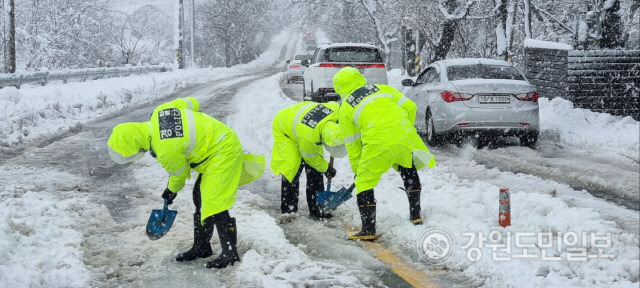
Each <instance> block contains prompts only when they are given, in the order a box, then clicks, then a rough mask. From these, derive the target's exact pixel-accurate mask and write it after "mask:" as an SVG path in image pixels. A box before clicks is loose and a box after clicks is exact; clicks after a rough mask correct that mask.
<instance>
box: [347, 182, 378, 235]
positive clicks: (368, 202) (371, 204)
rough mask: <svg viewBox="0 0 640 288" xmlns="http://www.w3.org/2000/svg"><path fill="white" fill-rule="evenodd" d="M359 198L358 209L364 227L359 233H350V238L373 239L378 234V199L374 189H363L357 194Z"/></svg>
mask: <svg viewBox="0 0 640 288" xmlns="http://www.w3.org/2000/svg"><path fill="white" fill-rule="evenodd" d="M356 197H357V200H358V210H360V219H362V229H361V230H360V232H357V233H350V234H349V238H348V239H349V240H364V241H373V240H376V239H377V238H378V237H377V236H376V199H375V198H374V196H373V189H370V190H366V191H362V192H360V193H358V195H356Z"/></svg>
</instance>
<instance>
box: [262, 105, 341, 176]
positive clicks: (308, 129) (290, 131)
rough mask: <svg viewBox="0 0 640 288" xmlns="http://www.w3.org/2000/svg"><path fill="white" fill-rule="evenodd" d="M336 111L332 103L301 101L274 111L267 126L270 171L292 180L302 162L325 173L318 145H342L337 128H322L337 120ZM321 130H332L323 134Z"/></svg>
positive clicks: (322, 154)
mask: <svg viewBox="0 0 640 288" xmlns="http://www.w3.org/2000/svg"><path fill="white" fill-rule="evenodd" d="M338 109H339V105H338V103H335V102H329V103H315V102H311V101H305V102H300V103H296V104H293V105H291V106H289V107H286V108H284V109H281V110H280V111H278V112H277V113H276V116H275V117H274V119H273V122H272V126H271V129H272V133H273V149H272V154H271V171H272V172H273V173H274V174H276V175H279V174H282V175H284V177H285V178H286V179H287V180H288V181H292V180H293V177H294V176H295V174H296V172H297V171H298V168H299V167H300V163H301V161H302V160H303V159H304V161H305V162H306V163H307V164H309V166H311V167H313V169H315V170H317V171H319V172H325V171H327V168H328V167H329V163H328V162H327V160H326V159H325V158H324V148H323V146H322V144H323V143H326V144H328V145H331V146H333V145H335V144H338V143H339V144H342V139H341V137H340V136H339V127H338V126H337V125H326V124H327V122H329V121H334V122H335V121H337V120H338V113H337V112H338ZM325 126H326V127H325ZM323 130H332V131H324V133H323ZM323 135H324V138H323Z"/></svg>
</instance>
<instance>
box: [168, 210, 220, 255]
mask: <svg viewBox="0 0 640 288" xmlns="http://www.w3.org/2000/svg"><path fill="white" fill-rule="evenodd" d="M204 224H205V225H204V226H203V225H201V224H200V213H196V214H193V247H191V249H189V250H187V251H185V252H182V253H180V254H178V256H176V261H193V260H196V259H198V258H207V257H209V256H211V255H213V251H212V250H211V242H210V241H211V236H212V235H213V223H204ZM207 224H208V225H207Z"/></svg>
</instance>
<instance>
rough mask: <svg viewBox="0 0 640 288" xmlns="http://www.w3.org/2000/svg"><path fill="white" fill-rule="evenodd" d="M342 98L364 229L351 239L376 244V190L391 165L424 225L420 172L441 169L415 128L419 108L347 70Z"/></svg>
mask: <svg viewBox="0 0 640 288" xmlns="http://www.w3.org/2000/svg"><path fill="white" fill-rule="evenodd" d="M333 87H334V89H335V91H336V93H338V94H339V95H340V97H341V98H342V105H341V106H340V118H339V123H340V131H341V135H342V136H343V139H344V143H345V145H346V147H347V151H348V153H349V162H350V163H351V169H352V170H353V173H355V174H356V177H355V185H356V195H357V203H358V209H359V211H360V218H361V219H362V230H361V231H360V232H357V233H352V234H350V235H349V239H351V240H375V239H376V238H377V236H376V226H375V225H376V200H375V197H374V194H373V188H374V187H375V186H376V185H377V184H378V182H379V181H380V177H381V176H382V174H384V173H385V172H387V171H388V170H389V168H391V167H392V166H393V167H394V168H396V169H397V170H398V171H399V172H400V176H401V177H402V180H403V182H404V188H405V192H406V193H407V197H408V198H409V217H410V220H411V222H413V223H414V224H416V225H418V224H422V217H421V216H420V192H421V191H422V185H421V184H420V178H419V177H418V172H417V169H420V168H422V167H424V166H428V167H429V168H432V167H434V166H435V165H436V162H435V160H434V157H433V155H431V153H430V152H429V149H427V147H426V146H425V144H424V142H423V141H422V139H421V138H420V136H419V135H418V133H417V131H416V129H415V127H414V126H413V125H414V122H415V118H416V109H417V108H416V104H415V103H413V101H411V100H409V99H408V98H406V97H405V96H404V95H402V93H401V92H400V91H398V90H396V89H394V88H393V87H391V86H388V85H379V84H375V85H367V81H366V80H365V78H364V76H362V74H360V72H358V70H357V69H356V68H352V67H345V68H342V69H340V71H338V73H336V74H335V75H334V77H333Z"/></svg>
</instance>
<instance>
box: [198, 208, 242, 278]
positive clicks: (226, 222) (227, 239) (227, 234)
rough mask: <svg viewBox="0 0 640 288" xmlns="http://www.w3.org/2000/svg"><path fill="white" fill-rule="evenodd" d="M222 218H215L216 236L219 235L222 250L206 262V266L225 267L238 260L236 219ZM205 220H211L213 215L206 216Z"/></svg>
mask: <svg viewBox="0 0 640 288" xmlns="http://www.w3.org/2000/svg"><path fill="white" fill-rule="evenodd" d="M228 215H229V214H228V213H227V217H226V218H223V219H220V220H218V219H216V220H215V223H216V227H217V228H218V237H220V246H221V247H222V251H221V252H220V256H218V258H216V259H215V260H213V261H211V262H207V265H206V267H207V268H218V269H221V268H225V267H227V266H229V265H233V264H234V263H236V262H238V261H240V256H238V249H237V247H236V245H237V244H238V231H237V230H236V219H235V218H231V217H228ZM207 220H210V221H213V217H210V218H207Z"/></svg>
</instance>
